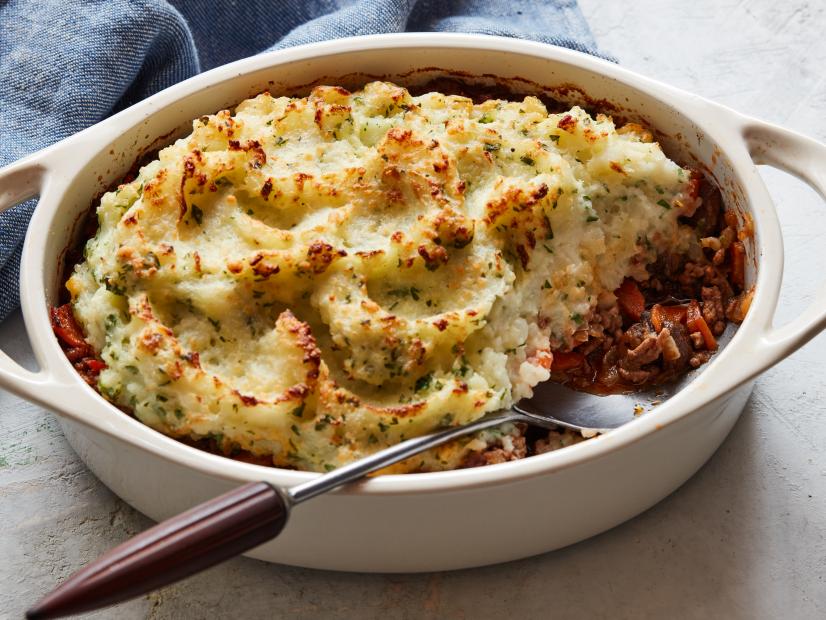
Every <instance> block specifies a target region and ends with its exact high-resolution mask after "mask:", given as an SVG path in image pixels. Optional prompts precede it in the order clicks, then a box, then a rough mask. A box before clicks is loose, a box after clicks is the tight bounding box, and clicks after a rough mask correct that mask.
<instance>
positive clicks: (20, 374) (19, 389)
mask: <svg viewBox="0 0 826 620" xmlns="http://www.w3.org/2000/svg"><path fill="white" fill-rule="evenodd" d="M47 172H48V165H47V163H46V158H45V157H44V155H43V153H42V152H41V153H34V154H33V155H30V156H28V157H25V158H24V159H21V160H20V161H17V162H15V163H13V164H11V165H10V166H6V167H5V168H0V213H2V212H3V211H7V210H8V209H10V208H12V207H14V206H15V205H18V204H20V203H21V202H24V201H26V200H28V199H30V198H34V197H36V196H39V195H41V194H42V192H43V191H44V189H45V187H46V180H47ZM27 337H28V334H27ZM38 362H39V363H40V370H38V371H37V372H32V371H30V370H26V369H25V368H23V367H22V366H20V365H19V364H18V363H17V362H15V361H14V360H13V359H12V358H11V357H9V356H8V355H7V354H6V353H5V352H4V351H3V350H0V388H2V389H4V390H8V391H9V392H12V393H14V394H17V395H18V396H21V397H23V398H26V399H28V400H31V401H33V402H37V403H41V404H47V403H46V399H47V395H48V394H49V393H51V391H52V390H51V388H53V387H54V382H53V381H52V377H51V372H49V371H48V369H46V368H44V366H43V363H42V360H38Z"/></svg>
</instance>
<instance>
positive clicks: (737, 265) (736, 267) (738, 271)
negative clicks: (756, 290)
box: [731, 241, 746, 289]
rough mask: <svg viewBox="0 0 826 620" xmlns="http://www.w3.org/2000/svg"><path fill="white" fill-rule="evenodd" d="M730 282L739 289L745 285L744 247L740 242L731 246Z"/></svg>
mask: <svg viewBox="0 0 826 620" xmlns="http://www.w3.org/2000/svg"><path fill="white" fill-rule="evenodd" d="M731 282H732V284H734V285H735V286H737V287H739V288H741V289H742V288H743V287H744V286H745V284H746V247H745V246H744V245H743V242H742V241H735V242H734V243H732V244H731Z"/></svg>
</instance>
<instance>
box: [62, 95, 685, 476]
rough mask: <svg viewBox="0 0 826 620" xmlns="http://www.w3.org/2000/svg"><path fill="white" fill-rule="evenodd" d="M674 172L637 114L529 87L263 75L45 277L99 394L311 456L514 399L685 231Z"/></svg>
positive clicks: (148, 416)
mask: <svg viewBox="0 0 826 620" xmlns="http://www.w3.org/2000/svg"><path fill="white" fill-rule="evenodd" d="M690 184H691V178H690V174H689V171H688V170H687V169H683V168H681V167H680V166H678V165H677V164H675V163H674V162H672V161H670V160H669V159H668V158H667V157H666V156H665V155H664V154H663V152H662V150H661V149H660V147H659V145H658V144H656V143H655V142H652V141H651V137H650V134H649V133H648V132H646V131H645V130H643V128H642V127H639V126H636V125H626V126H625V127H623V128H621V129H619V130H617V129H616V128H615V126H614V123H613V121H612V119H611V118H609V117H606V116H602V115H598V116H596V118H592V117H590V116H589V115H588V114H587V113H586V112H585V111H583V110H582V109H580V108H578V107H574V108H572V109H571V110H570V111H568V112H565V113H562V114H549V113H548V111H547V110H546V108H545V106H544V105H543V104H542V103H541V102H540V101H539V100H538V99H536V98H533V97H527V98H525V99H524V100H523V101H518V102H506V101H500V100H490V101H485V102H484V103H481V104H478V105H474V103H473V102H472V101H471V100H470V99H468V98H465V97H460V96H447V95H444V94H440V93H437V92H431V93H427V94H424V95H422V96H418V97H414V96H411V95H410V93H409V92H408V91H407V90H405V89H404V88H401V87H399V86H396V85H394V84H391V83H387V82H373V83H370V84H367V85H366V86H365V87H364V88H363V89H362V90H360V91H358V92H354V93H350V92H348V91H346V90H344V89H343V88H339V87H329V86H321V87H317V88H315V89H314V90H313V91H312V93H311V94H310V95H309V96H308V97H306V98H288V97H273V96H271V95H270V94H268V93H264V94H261V95H259V96H257V97H254V98H252V99H248V100H246V101H244V102H242V103H241V104H239V105H238V106H237V108H236V109H235V110H234V112H230V111H222V112H219V113H217V114H215V115H212V116H204V117H202V118H200V119H198V120H196V121H194V122H193V126H192V133H191V134H190V135H189V136H187V137H185V138H182V139H180V140H178V141H176V142H175V143H174V144H172V145H171V146H169V147H167V148H165V149H163V150H162V151H161V152H160V153H159V155H158V159H157V160H156V161H153V162H152V163H150V164H148V165H146V166H144V167H143V168H142V169H141V170H140V173H139V175H138V176H137V178H136V179H135V180H134V181H132V182H130V183H126V184H123V185H121V186H120V187H119V188H118V189H117V190H116V191H112V192H109V193H107V194H105V195H104V196H103V197H102V199H101V201H100V205H99V207H98V209H97V215H98V221H99V229H98V231H97V233H96V235H95V236H94V237H93V238H92V239H90V240H89V241H88V243H87V245H86V247H85V253H84V260H83V261H82V262H81V263H80V264H78V265H77V266H76V268H75V270H74V273H73V274H72V276H71V278H70V279H69V282H68V284H67V286H68V288H69V290H70V292H71V294H72V304H73V310H74V313H75V317H76V318H77V320H78V322H79V323H80V325H81V326H82V328H83V329H84V331H85V333H86V336H87V340H88V342H89V343H90V344H91V345H92V346H93V347H94V349H95V350H96V351H97V352H99V354H100V356H101V359H102V360H103V361H104V362H105V363H106V366H107V367H106V369H105V370H103V371H102V372H101V374H100V377H99V384H98V388H99V390H100V392H101V394H103V395H104V396H105V397H106V398H107V399H109V400H110V401H111V402H113V403H115V404H116V405H118V406H120V407H122V408H124V409H126V410H128V411H131V412H133V413H134V415H135V416H136V417H137V418H138V419H139V420H141V421H142V422H144V423H145V424H148V425H149V426H151V427H153V428H155V429H157V430H159V431H161V432H163V433H166V434H168V435H171V436H174V437H179V438H182V439H186V440H200V439H208V440H211V441H212V442H214V444H213V445H215V446H216V447H217V448H218V449H220V450H221V451H223V452H224V453H226V454H231V453H233V452H241V453H243V454H247V455H253V456H255V457H258V458H259V460H260V459H262V458H263V459H266V460H267V462H269V461H270V459H271V462H272V463H273V464H274V465H278V466H282V467H292V468H298V469H306V470H314V471H329V470H331V469H333V468H335V467H337V466H340V465H341V464H344V463H346V462H349V461H351V460H353V459H356V458H358V457H360V456H363V455H365V454H368V453H370V452H373V451H376V450H378V449H381V448H384V447H386V446H388V445H391V444H394V443H397V442H399V441H401V440H404V439H406V438H410V437H413V436H415V435H419V434H422V433H426V432H429V431H433V430H435V429H437V428H439V427H444V426H447V425H455V424H462V423H466V422H469V421H471V420H474V419H476V418H479V417H480V416H483V415H484V414H486V413H487V412H490V411H494V410H497V409H500V408H502V407H507V406H508V405H510V404H511V403H513V402H515V401H516V400H518V399H520V398H523V397H526V396H530V395H531V388H532V387H533V386H535V385H536V384H537V383H538V382H540V381H544V380H546V379H548V377H549V369H550V367H551V364H552V360H553V354H554V351H565V350H569V349H570V348H571V347H572V346H575V345H576V344H577V343H580V342H582V341H584V340H587V338H588V334H589V330H593V329H597V327H598V325H595V321H598V316H599V311H600V309H601V308H605V307H608V306H611V305H613V304H615V301H616V298H615V297H614V294H613V291H614V290H615V289H616V288H617V287H618V286H619V285H620V284H621V282H622V281H623V279H624V278H625V277H627V276H631V277H637V278H640V279H643V278H645V277H647V276H646V269H645V268H646V265H647V264H649V263H650V262H652V261H653V260H655V258H656V256H657V253H658V252H660V251H664V250H665V249H666V248H669V247H672V248H673V247H680V245H681V244H683V245H684V244H685V243H686V241H685V238H686V235H685V233H684V230H683V229H684V228H685V227H684V226H682V225H680V224H679V222H678V216H679V215H681V214H685V213H687V212H690V211H691V210H692V209H693V208H695V206H696V205H694V204H692V203H693V202H696V198H692V197H691V196H692V194H691V192H690V191H689V186H690ZM513 432H514V429H512V428H510V427H506V428H503V429H499V430H496V431H490V432H485V433H483V434H481V435H477V436H475V437H470V438H467V439H465V440H463V441H458V442H456V443H454V444H451V445H449V446H445V447H443V448H441V449H438V450H434V451H432V452H430V453H428V454H426V455H424V456H422V457H421V458H416V459H415V460H411V461H409V462H405V463H402V464H400V465H398V466H396V469H395V471H414V470H417V471H418V470H439V469H449V468H453V467H457V466H460V465H461V464H462V463H463V462H464V461H465V460H466V459H467V458H468V455H469V454H471V453H473V452H474V451H476V452H478V451H481V450H484V449H485V448H486V447H489V446H490V445H492V444H499V445H505V444H507V442H508V441H509V437H510V435H511V434H512V433H513Z"/></svg>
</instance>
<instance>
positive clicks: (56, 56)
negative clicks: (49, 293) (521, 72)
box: [0, 0, 605, 320]
mask: <svg viewBox="0 0 826 620" xmlns="http://www.w3.org/2000/svg"><path fill="white" fill-rule="evenodd" d="M402 31H410V32H420V31H445V32H476V33H484V34H494V35H503V36H511V37H519V38H523V39H534V40H537V41H544V42H546V43H552V44H555V45H561V46H565V47H569V48H573V49H576V50H580V51H583V52H589V53H593V54H598V55H601V56H605V55H604V54H601V53H600V52H599V51H598V50H597V49H596V47H595V45H594V42H593V39H592V37H591V33H590V31H589V30H588V25H587V24H586V23H585V20H584V19H583V17H582V14H581V13H580V11H579V8H578V6H577V3H576V1H575V0H543V1H542V2H535V1H533V0H280V1H278V2H268V1H266V0H236V1H233V2H230V1H226V2H203V1H202V0H172V1H170V2H166V1H164V0H10V1H4V0H0V167H1V166H5V165H7V164H9V163H11V162H13V161H15V160H16V159H19V158H21V157H23V156H25V155H27V154H29V153H31V152H33V151H36V150H38V149H41V148H43V147H45V146H48V145H49V144H52V143H53V142H56V141H58V140H60V139H61V138H65V137H67V136H69V135H71V134H73V133H75V132H77V131H79V130H81V129H83V128H85V127H88V126H89V125H92V124H94V123H96V122H98V121H100V120H102V119H104V118H105V117H107V116H108V115H110V114H112V113H113V112H116V111H118V110H120V109H122V108H124V107H127V106H129V105H131V104H133V103H135V102H136V101H139V100H140V99H142V98H144V97H147V96H149V95H151V94H153V93H156V92H158V91H159V90H162V89H164V88H166V87H168V86H171V85H172V84H174V83H176V82H178V81H180V80H183V79H185V78H187V77H190V76H192V75H194V74H196V73H198V72H199V71H201V70H204V69H209V68H212V67H215V66H217V65H221V64H224V63H227V62H230V61H233V60H237V59H239V58H244V57H246V56H250V55H253V54H257V53H259V52H263V51H265V50H270V49H278V48H283V47H289V46H292V45H299V44H301V43H310V42H314V41H321V40H325V39H336V38H342V37H349V36H355V35H363V34H373V33H381V32H402ZM35 205H36V201H29V202H27V203H25V204H22V205H19V206H18V207H16V208H14V209H12V210H10V211H7V212H6V213H4V214H2V215H0V320H2V319H4V318H5V317H6V316H7V315H8V314H9V313H10V312H11V311H12V310H14V309H15V308H16V307H17V305H18V303H19V298H18V280H19V272H20V269H19V263H20V250H21V247H22V244H23V237H24V235H25V232H26V226H27V224H28V221H29V216H30V215H31V212H32V210H33V209H34V207H35Z"/></svg>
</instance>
